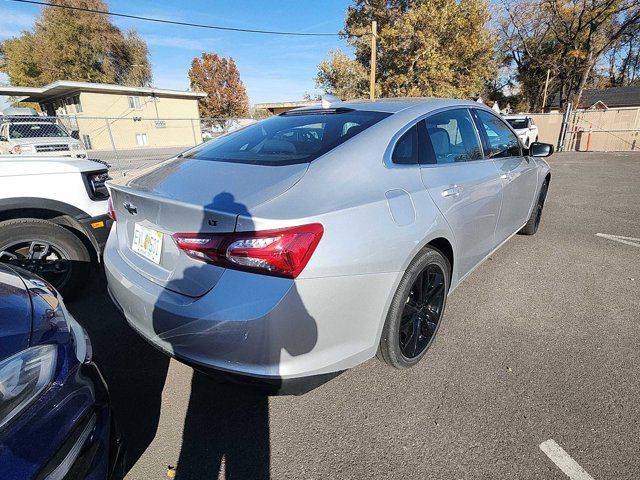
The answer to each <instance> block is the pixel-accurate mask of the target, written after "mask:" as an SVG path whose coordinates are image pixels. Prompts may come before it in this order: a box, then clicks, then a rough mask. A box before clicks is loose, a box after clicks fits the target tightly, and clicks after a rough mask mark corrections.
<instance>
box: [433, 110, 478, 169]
mask: <svg viewBox="0 0 640 480" xmlns="http://www.w3.org/2000/svg"><path fill="white" fill-rule="evenodd" d="M424 122H425V123H424V126H425V128H424V130H423V134H424V135H426V138H425V139H424V140H425V141H424V142H423V144H424V145H425V149H426V153H427V154H426V155H423V156H422V157H423V160H422V163H436V164H446V163H454V162H469V161H472V160H480V159H482V158H483V155H482V149H481V147H480V144H479V143H478V136H477V135H476V132H475V129H474V127H473V120H472V119H471V117H470V116H469V112H468V111H467V110H466V109H458V110H447V111H445V112H442V113H437V114H435V115H432V116H430V117H427V118H426V119H425V120H424Z"/></svg>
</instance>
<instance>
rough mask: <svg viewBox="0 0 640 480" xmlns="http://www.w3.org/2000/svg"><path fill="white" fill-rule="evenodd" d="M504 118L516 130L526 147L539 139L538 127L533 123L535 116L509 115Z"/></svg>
mask: <svg viewBox="0 0 640 480" xmlns="http://www.w3.org/2000/svg"><path fill="white" fill-rule="evenodd" d="M504 119H505V120H506V121H507V123H508V124H509V125H511V128H513V129H514V130H515V132H516V134H517V135H518V138H520V141H521V142H522V145H524V146H525V147H526V148H529V146H530V145H531V144H532V143H533V142H537V141H538V127H536V125H535V123H533V118H531V117H529V116H527V115H507V116H505V117H504Z"/></svg>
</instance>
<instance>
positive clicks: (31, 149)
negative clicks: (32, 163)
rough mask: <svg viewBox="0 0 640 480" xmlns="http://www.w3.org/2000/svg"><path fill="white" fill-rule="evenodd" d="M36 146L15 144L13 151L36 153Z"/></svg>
mask: <svg viewBox="0 0 640 480" xmlns="http://www.w3.org/2000/svg"><path fill="white" fill-rule="evenodd" d="M35 151H36V147H34V146H33V145H14V146H13V147H12V148H11V153H35Z"/></svg>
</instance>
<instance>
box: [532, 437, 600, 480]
mask: <svg viewBox="0 0 640 480" xmlns="http://www.w3.org/2000/svg"><path fill="white" fill-rule="evenodd" d="M539 446H540V450H542V451H543V452H544V454H545V455H546V456H547V457H549V459H550V460H551V461H552V462H553V463H555V464H556V466H557V467H558V468H559V469H560V470H562V471H563V472H564V474H565V475H566V476H567V477H569V478H570V479H571V480H593V477H592V476H591V475H589V474H588V473H587V472H586V471H585V469H584V468H582V467H581V466H580V465H579V464H578V462H576V461H575V460H574V459H573V458H571V456H569V454H568V453H567V452H565V451H564V450H563V448H562V447H561V446H560V445H558V444H557V443H556V442H555V441H554V440H553V439H552V438H550V439H549V440H547V441H546V442H542V443H541V444H540V445H539Z"/></svg>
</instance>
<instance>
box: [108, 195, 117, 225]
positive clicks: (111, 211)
mask: <svg viewBox="0 0 640 480" xmlns="http://www.w3.org/2000/svg"><path fill="white" fill-rule="evenodd" d="M107 215H109V217H110V218H111V220H113V221H114V222H115V221H116V211H115V210H114V209H113V201H112V200H111V197H109V201H108V202H107Z"/></svg>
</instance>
